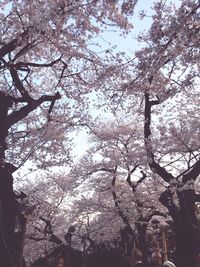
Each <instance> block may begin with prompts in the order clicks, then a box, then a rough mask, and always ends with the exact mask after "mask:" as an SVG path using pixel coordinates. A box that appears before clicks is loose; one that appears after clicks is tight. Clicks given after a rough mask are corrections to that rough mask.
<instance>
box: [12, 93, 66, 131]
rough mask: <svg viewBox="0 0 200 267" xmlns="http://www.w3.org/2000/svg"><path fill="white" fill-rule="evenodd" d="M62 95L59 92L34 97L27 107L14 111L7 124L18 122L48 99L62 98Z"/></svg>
mask: <svg viewBox="0 0 200 267" xmlns="http://www.w3.org/2000/svg"><path fill="white" fill-rule="evenodd" d="M60 98H61V96H60V94H59V93H58V92H57V93H56V94H55V95H53V96H50V95H44V96H41V97H40V98H39V99H38V100H34V99H32V100H31V101H30V102H29V103H28V104H27V105H26V106H25V107H22V108H21V109H20V110H17V111H14V112H13V113H11V114H10V115H8V117H7V125H8V128H10V127H11V126H12V125H13V124H15V123H17V122H18V121H20V120H22V119H23V118H25V117H26V116H27V115H28V114H29V113H30V112H31V111H33V110H35V109H36V108H37V107H39V106H40V105H41V104H42V103H44V102H46V101H49V102H50V101H54V100H58V99H60Z"/></svg>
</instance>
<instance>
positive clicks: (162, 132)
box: [101, 0, 200, 266]
mask: <svg viewBox="0 0 200 267" xmlns="http://www.w3.org/2000/svg"><path fill="white" fill-rule="evenodd" d="M199 8H200V3H199V1H194V0H185V1H181V3H180V7H177V8H176V7H175V6H174V5H172V4H170V5H168V4H167V2H166V1H158V2H156V3H155V5H154V8H153V12H154V14H153V16H152V19H153V22H152V26H151V28H150V30H149V31H147V32H146V33H142V34H140V35H139V37H138V41H140V42H142V43H143V45H144V47H143V48H142V49H140V50H139V51H137V52H136V53H135V59H134V60H132V59H131V60H130V61H129V62H128V61H127V62H126V63H125V62H123V61H122V62H121V67H119V66H120V65H119V64H118V65H114V64H113V66H112V76H111V72H108V73H107V77H108V81H109V82H108V84H109V86H104V85H103V86H102V87H101V90H102V92H103V93H104V95H105V96H106V101H108V102H109V101H110V105H112V110H113V112H114V111H115V110H116V109H121V112H123V110H132V112H133V113H135V112H137V113H138V116H139V118H140V119H141V113H142V112H143V113H144V118H143V124H144V132H143V136H141V137H142V138H143V139H144V145H145V148H146V159H147V162H148V165H149V167H150V169H151V171H152V176H153V177H155V179H157V177H159V179H161V180H162V182H163V183H164V185H165V186H166V187H167V188H166V190H164V192H163V193H161V192H160V193H161V196H160V202H161V203H162V204H163V205H164V206H165V207H166V208H167V209H168V211H169V213H170V215H171V216H172V218H173V221H174V231H175V233H176V263H177V265H178V266H191V264H192V262H193V254H194V251H195V249H197V248H198V247H199V242H200V237H199V231H198V221H197V216H196V204H197V203H198V202H199V194H198V193H197V192H196V190H195V182H196V181H197V180H198V178H199V174H200V168H199V166H200V159H199V122H198V116H199V108H198V107H199V87H198V84H199V45H198V43H199V37H200V35H199ZM143 15H144V16H145V14H143ZM116 60H117V59H116ZM110 70H111V68H110ZM138 98H139V99H140V101H141V102H140V103H141V106H140V107H141V108H140V109H137V108H136V106H135V105H136V103H137V101H138ZM141 120H142V119H141ZM140 140H141V139H140ZM156 176H157V177H156Z"/></svg>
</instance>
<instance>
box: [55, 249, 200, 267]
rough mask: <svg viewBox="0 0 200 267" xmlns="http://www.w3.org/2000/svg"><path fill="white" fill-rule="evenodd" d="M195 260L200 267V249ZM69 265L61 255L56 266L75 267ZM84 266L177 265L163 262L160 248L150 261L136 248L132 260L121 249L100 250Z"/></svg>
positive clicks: (145, 266)
mask: <svg viewBox="0 0 200 267" xmlns="http://www.w3.org/2000/svg"><path fill="white" fill-rule="evenodd" d="M194 262H195V264H194V267H200V250H199V251H197V252H196V253H195V255H194ZM68 265H69V262H68V260H66V258H65V257H64V256H60V257H59V258H58V261H57V265H56V266H55V267H73V266H68ZM84 267H176V265H175V263H174V262H173V261H171V260H166V261H164V263H163V261H162V255H161V253H160V251H159V250H155V251H154V252H153V253H152V255H151V258H150V261H149V262H148V263H147V262H144V261H143V255H142V252H141V251H140V250H139V249H136V248H135V249H133V251H132V255H131V260H130V258H129V257H127V256H125V255H122V254H120V253H119V251H115V250H110V251H99V252H98V253H94V254H92V255H89V256H88V257H87V258H86V260H85V264H84Z"/></svg>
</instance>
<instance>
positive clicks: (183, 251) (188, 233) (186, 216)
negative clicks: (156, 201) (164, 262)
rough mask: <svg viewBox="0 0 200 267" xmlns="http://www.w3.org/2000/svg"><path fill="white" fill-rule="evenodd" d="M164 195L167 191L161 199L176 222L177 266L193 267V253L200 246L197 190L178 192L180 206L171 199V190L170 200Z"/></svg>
mask: <svg viewBox="0 0 200 267" xmlns="http://www.w3.org/2000/svg"><path fill="white" fill-rule="evenodd" d="M163 195H165V197H166V192H164V193H163V194H162V196H161V198H160V201H161V203H162V204H164V205H165V206H166V207H167V208H168V210H169V214H170V215H171V217H172V218H173V222H174V229H173V230H174V232H175V240H176V251H175V261H176V266H177V267H191V266H193V264H194V262H193V255H194V252H195V249H197V248H199V247H200V234H199V229H198V222H197V218H196V214H195V198H194V195H195V192H194V190H183V191H180V192H178V193H177V195H178V200H179V206H178V207H175V205H174V204H173V203H172V202H171V201H170V197H169V192H168V200H166V198H165V197H163ZM165 200H166V202H165Z"/></svg>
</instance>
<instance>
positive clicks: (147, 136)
mask: <svg viewBox="0 0 200 267" xmlns="http://www.w3.org/2000/svg"><path fill="white" fill-rule="evenodd" d="M157 104H159V100H154V101H150V97H149V93H145V112H144V116H145V122H144V142H145V147H146V152H147V157H148V159H149V167H150V169H151V170H152V171H153V172H154V173H157V174H158V175H159V176H160V177H161V178H162V179H163V180H165V181H166V182H169V181H170V180H171V179H173V178H174V177H173V175H172V174H171V173H169V172H167V171H166V170H165V168H163V167H161V166H160V164H158V163H157V162H156V161H155V155H154V153H153V148H152V142H151V129H150V125H151V107H152V106H153V105H157Z"/></svg>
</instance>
